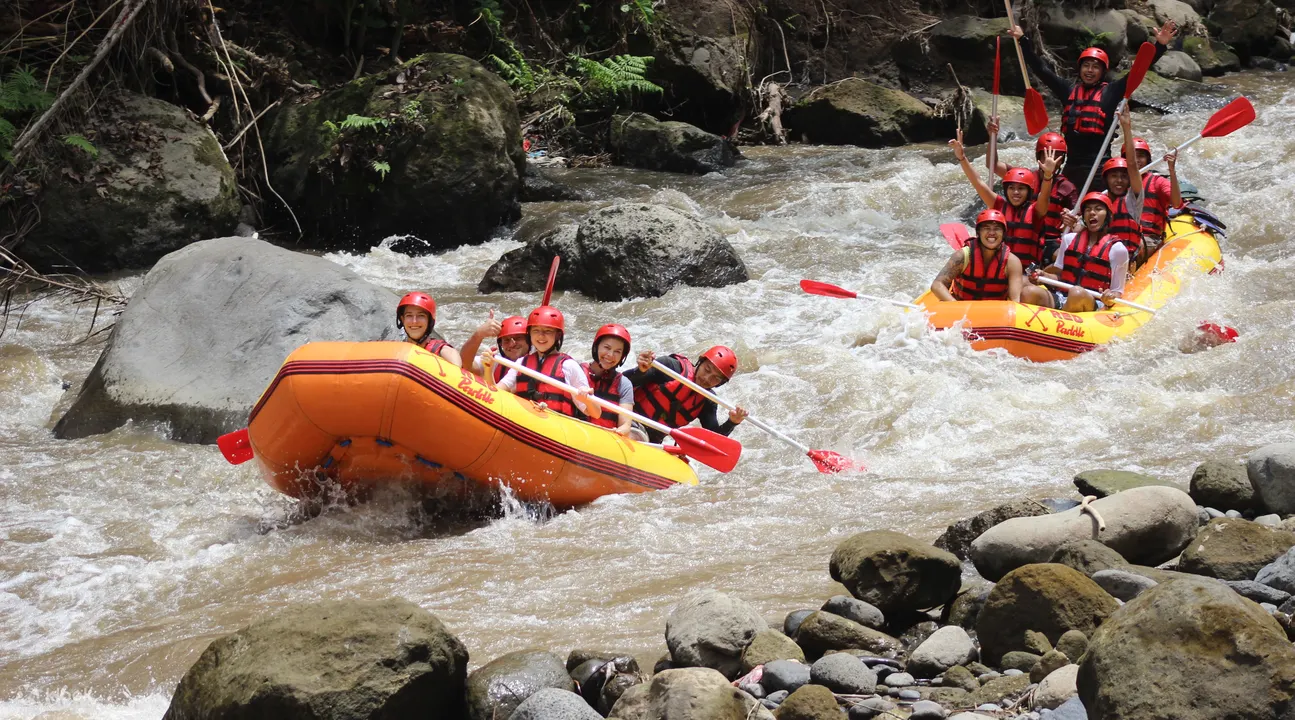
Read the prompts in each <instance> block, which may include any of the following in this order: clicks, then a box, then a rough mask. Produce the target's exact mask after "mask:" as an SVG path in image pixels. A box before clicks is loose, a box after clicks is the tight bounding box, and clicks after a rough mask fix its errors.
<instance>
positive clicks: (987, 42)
mask: <svg viewBox="0 0 1295 720" xmlns="http://www.w3.org/2000/svg"><path fill="white" fill-rule="evenodd" d="M1010 30H1011V27H1010V26H1009V25H1008V22H1007V18H1006V17H1005V16H1004V17H996V18H984V17H977V16H975V15H947V16H944V17H942V18H940V21H939V22H938V23H936V24H935V25H933V26H931V27H930V28H927V29H926V30H925V31H924V32H923V33H922V34H921V37H906V38H902V39H900V40H899V42H898V44H897V45H896V47H895V52H894V55H893V57H894V61H895V64H896V65H898V66H899V68H900V70H902V71H903V72H904V74H905V76H906V77H908V78H918V79H922V80H926V81H931V80H935V81H941V82H944V81H947V80H948V79H949V70H948V67H947V64H948V63H953V64H954V67H955V68H957V70H958V80H960V81H961V82H962V83H963V84H964V85H967V86H970V87H980V88H992V87H993V81H994V73H993V68H994V38H997V37H1004V39H1006V40H1007V41H1008V42H1011V39H1010V38H1007V37H1006V36H1007V34H1008V31H1010ZM1009 48H1010V45H1008V46H1005V47H1004V48H1003V49H1004V50H1008V49H1009ZM1009 57H1014V56H1010V55H1004V58H1003V59H1004V60H1007V59H1008V58H1009ZM1001 81H1002V83H1001V84H1002V90H1003V92H1005V93H1007V94H1009V95H1024V94H1025V85H1024V84H1023V83H1022V82H1021V73H1020V71H1019V70H1017V71H1016V72H1003V73H1001ZM1003 119H1004V121H1006V120H1008V119H1009V116H1008V114H1007V113H1003ZM981 142H983V141H981Z"/></svg>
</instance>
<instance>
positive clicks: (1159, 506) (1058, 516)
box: [970, 487, 1198, 580]
mask: <svg viewBox="0 0 1295 720" xmlns="http://www.w3.org/2000/svg"><path fill="white" fill-rule="evenodd" d="M1092 507H1094V508H1096V509H1097V511H1098V512H1099V513H1101V515H1102V517H1103V519H1104V520H1105V521H1106V531H1105V532H1102V533H1101V534H1100V537H1099V540H1100V541H1101V542H1102V543H1103V544H1104V545H1107V546H1108V547H1110V548H1111V549H1113V550H1115V551H1116V552H1118V553H1119V554H1120V555H1122V556H1123V557H1124V558H1125V559H1126V560H1128V561H1130V562H1134V563H1139V564H1144V565H1158V564H1160V563H1162V562H1164V561H1166V560H1168V559H1170V558H1172V557H1174V556H1175V555H1177V554H1178V553H1179V552H1180V551H1181V550H1182V549H1183V548H1184V547H1185V546H1186V545H1187V543H1188V542H1189V541H1190V540H1191V539H1192V537H1194V536H1195V535H1196V529H1197V527H1198V526H1197V516H1196V503H1194V502H1192V499H1191V497H1189V496H1188V495H1187V493H1185V492H1183V491H1181V490H1176V489H1174V488H1170V487H1140V488H1133V489H1132V490H1125V491H1123V492H1120V493H1116V494H1115V495H1112V496H1111V497H1107V498H1102V499H1101V500H1097V501H1095V502H1093V503H1092ZM1096 533H1097V525H1096V522H1095V521H1094V520H1093V519H1092V517H1091V516H1090V515H1088V514H1087V513H1083V512H1081V508H1073V509H1071V510H1067V511H1065V512H1060V513H1055V514H1052V515H1041V516H1039V517H1031V518H1016V519H1013V520H1008V521H1006V522H1004V523H1001V524H999V525H997V526H995V527H993V528H990V529H989V530H988V531H987V532H985V534H983V535H981V536H980V537H978V538H976V541H975V542H973V543H972V544H971V553H970V555H971V560H972V562H974V563H975V565H976V569H977V570H978V571H980V574H981V575H983V576H985V577H986V578H989V579H990V580H997V579H998V578H1000V577H1002V576H1003V575H1004V574H1005V573H1007V572H1008V571H1009V570H1012V569H1013V568H1018V567H1020V566H1022V565H1025V564H1027V563H1041V562H1048V561H1049V560H1050V559H1051V558H1052V556H1053V554H1054V553H1056V551H1057V549H1058V548H1059V547H1060V546H1061V545H1062V544H1064V543H1065V542H1067V541H1069V540H1088V539H1091V538H1093V537H1094V536H1095V534H1096Z"/></svg>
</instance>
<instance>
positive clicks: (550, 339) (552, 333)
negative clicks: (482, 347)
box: [482, 305, 602, 420]
mask: <svg viewBox="0 0 1295 720" xmlns="http://www.w3.org/2000/svg"><path fill="white" fill-rule="evenodd" d="M565 330H566V319H565V318H563V317H562V311H561V310H558V309H557V308H555V307H552V306H549V305H541V306H540V307H537V308H535V309H534V310H532V311H531V314H530V317H528V318H527V319H526V333H527V335H529V336H530V340H531V347H532V348H534V349H533V350H532V351H531V352H529V353H527V354H526V355H525V356H523V357H522V359H521V360H520V361H519V362H520V363H521V365H522V366H523V367H526V368H529V369H531V370H536V371H538V372H540V373H542V374H544V375H547V376H548V377H551V378H553V379H554V380H560V381H562V382H565V383H566V384H568V385H570V386H572V387H574V388H575V389H576V394H575V396H574V397H572V396H571V395H568V394H567V393H566V392H564V391H562V390H559V389H558V388H556V387H554V386H552V385H549V384H547V383H543V382H540V381H539V380H536V379H535V378H532V377H530V376H527V375H521V374H520V373H518V372H517V371H516V370H514V369H512V368H509V369H508V372H506V373H504V376H503V377H502V378H500V380H499V382H498V383H496V384H497V385H498V387H499V388H501V389H503V390H507V391H508V392H511V393H514V394H516V395H519V396H521V397H524V398H526V399H527V400H530V401H532V402H534V403H537V404H543V405H544V406H545V407H546V408H548V409H550V410H554V411H557V412H560V413H562V414H563V415H569V416H571V417H574V418H579V419H581V420H583V419H585V418H589V419H591V420H596V419H598V418H599V417H601V416H602V408H600V407H598V406H597V405H595V404H593V403H591V402H589V396H590V392H589V379H588V378H587V377H586V376H585V372H584V370H582V369H580V363H578V362H576V361H575V360H574V359H573V358H572V357H571V356H570V355H567V354H566V353H564V352H562V336H563V334H564V332H565ZM493 355H494V350H493V349H488V350H486V351H485V355H483V356H482V361H483V363H484V361H485V357H486V356H493Z"/></svg>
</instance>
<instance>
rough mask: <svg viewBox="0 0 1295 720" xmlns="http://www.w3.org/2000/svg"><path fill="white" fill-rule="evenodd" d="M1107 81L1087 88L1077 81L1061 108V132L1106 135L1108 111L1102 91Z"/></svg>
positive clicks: (1065, 133)
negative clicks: (1103, 106)
mask: <svg viewBox="0 0 1295 720" xmlns="http://www.w3.org/2000/svg"><path fill="white" fill-rule="evenodd" d="M1105 91H1106V83H1099V84H1097V85H1094V86H1093V87H1092V88H1091V89H1090V88H1085V87H1084V84H1083V83H1075V87H1074V88H1073V89H1072V90H1071V91H1070V97H1069V98H1067V99H1066V102H1065V105H1064V106H1063V107H1062V108H1061V134H1062V135H1069V134H1071V133H1080V134H1089V135H1105V134H1106V120H1107V118H1106V111H1105V110H1103V109H1102V93H1103V92H1105Z"/></svg>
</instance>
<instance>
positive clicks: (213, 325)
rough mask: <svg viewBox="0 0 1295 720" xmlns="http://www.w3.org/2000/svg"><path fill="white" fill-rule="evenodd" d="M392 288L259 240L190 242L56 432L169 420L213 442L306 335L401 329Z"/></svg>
mask: <svg viewBox="0 0 1295 720" xmlns="http://www.w3.org/2000/svg"><path fill="white" fill-rule="evenodd" d="M397 300H398V298H397V297H396V295H394V294H393V293H391V292H390V291H389V290H385V289H383V288H380V287H378V286H376V285H373V284H371V283H368V282H366V281H364V280H362V279H361V278H360V277H359V276H358V275H356V274H355V273H354V272H352V271H351V270H348V269H346V268H344V267H342V266H340V265H337V264H336V263H333V262H330V261H328V260H325V259H323V258H319V257H314V256H310V255H303V254H301V253H296V252H292V251H290V250H284V249H282V248H278V247H275V246H273V245H271V244H269V243H267V242H264V241H261V240H254V239H252V238H239V237H231V238H218V239H215V240H205V241H203V242H198V243H194V244H192V245H190V246H188V247H186V248H184V249H181V250H177V251H176V252H173V253H171V254H170V255H167V256H166V257H164V258H162V259H161V260H160V261H159V262H158V263H157V265H155V266H154V267H153V269H152V270H150V271H149V273H148V275H147V276H145V278H144V282H143V283H142V284H141V285H140V287H139V289H138V290H136V291H135V294H134V296H133V297H132V298H131V300H130V303H129V304H128V305H127V306H126V310H125V311H124V312H122V314H121V316H120V317H119V318H118V319H117V324H116V325H115V326H114V327H113V330H112V334H111V335H110V336H109V338H108V344H107V347H105V348H104V351H103V354H101V355H100V356H99V362H98V363H96V364H95V366H94V369H93V370H91V371H90V375H89V376H88V377H87V378H86V379H85V382H84V383H83V384H82V385H81V389H80V391H79V392H78V393H77V396H76V400H75V401H74V402H73V404H72V406H71V407H70V408H69V409H68V411H67V413H65V414H64V415H63V417H62V418H61V419H60V420H59V421H58V424H56V425H55V426H54V434H55V435H56V436H57V437H60V438H79V437H85V436H87V435H93V434H96V433H102V432H107V431H109V430H112V429H113V428H116V427H118V426H120V425H122V424H124V423H125V422H126V421H128V420H135V421H136V422H157V423H162V424H164V425H165V426H166V427H167V431H168V435H169V436H170V437H171V438H172V439H174V440H180V441H182V442H194V443H212V442H215V441H216V438H217V437H218V436H220V435H222V434H224V433H227V432H230V431H233V430H237V429H238V428H240V427H243V426H244V425H246V424H247V415H248V413H249V412H250V411H251V409H252V406H253V405H254V404H255V403H256V400H257V398H258V397H260V395H261V391H263V390H264V389H265V386H266V384H267V383H269V382H270V380H271V379H272V378H273V377H274V374H275V372H276V371H278V369H279V365H280V364H281V363H282V362H283V359H284V358H286V357H287V356H288V354H289V353H291V352H292V351H293V350H296V349H297V348H298V347H300V346H301V345H304V344H306V343H308V342H314V341H319V340H352V341H358V340H384V339H390V338H392V337H394V336H395V334H396V333H397V332H398V331H397V330H396V328H395V326H394V324H393V318H394V315H395V311H396V302H397Z"/></svg>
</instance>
